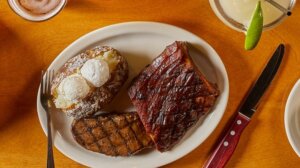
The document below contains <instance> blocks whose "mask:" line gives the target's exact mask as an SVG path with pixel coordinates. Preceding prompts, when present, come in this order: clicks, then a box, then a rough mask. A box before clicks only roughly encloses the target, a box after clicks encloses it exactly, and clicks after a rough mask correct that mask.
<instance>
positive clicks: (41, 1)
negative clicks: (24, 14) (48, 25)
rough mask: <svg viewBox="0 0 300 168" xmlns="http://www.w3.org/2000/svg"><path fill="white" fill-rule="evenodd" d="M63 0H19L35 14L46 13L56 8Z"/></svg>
mask: <svg viewBox="0 0 300 168" xmlns="http://www.w3.org/2000/svg"><path fill="white" fill-rule="evenodd" d="M60 1H61V0H19V3H20V5H21V6H22V7H24V8H25V9H27V10H28V11H30V12H32V13H35V14H45V13H48V12H50V11H51V10H53V9H55V8H56V7H57V6H58V5H59V3H60Z"/></svg>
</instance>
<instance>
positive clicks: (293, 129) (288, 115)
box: [284, 80, 300, 157]
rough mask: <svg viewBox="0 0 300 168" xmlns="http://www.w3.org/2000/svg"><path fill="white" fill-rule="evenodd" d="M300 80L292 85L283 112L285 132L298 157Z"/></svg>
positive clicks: (299, 139) (299, 140)
mask: <svg viewBox="0 0 300 168" xmlns="http://www.w3.org/2000/svg"><path fill="white" fill-rule="evenodd" d="M299 97H300V80H298V81H297V83H296V84H295V86H294V87H293V89H292V91H291V93H290V95H289V97H288V100H287V103H286V106H285V113H284V126H285V132H286V134H287V137H288V139H289V142H290V144H291V146H292V148H293V149H294V151H295V152H296V154H297V155H298V156H299V157H300V100H299Z"/></svg>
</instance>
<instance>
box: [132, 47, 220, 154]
mask: <svg viewBox="0 0 300 168" xmlns="http://www.w3.org/2000/svg"><path fill="white" fill-rule="evenodd" d="M128 94H129V97H130V99H131V100H132V103H133V105H134V106H135V107H136V109H137V112H138V114H139V116H140V118H141V120H142V123H143V125H144V126H145V129H146V132H147V133H148V134H149V135H150V136H151V138H152V139H153V141H154V143H155V145H156V148H157V149H158V150H159V151H161V152H163V151H166V150H169V149H171V148H172V147H173V146H174V145H175V144H176V143H177V142H178V141H179V140H180V139H181V138H182V137H183V136H184V134H185V133H186V132H187V130H188V129H189V128H190V127H191V126H193V125H195V123H196V122H197V121H198V120H199V118H200V117H201V116H203V115H204V114H206V113H207V112H209V110H210V109H211V108H212V106H213V105H214V102H215V101H216V99H217V97H218V95H219V91H218V89H217V87H216V85H213V84H211V83H210V82H209V81H207V80H206V79H205V77H204V76H203V75H202V74H201V72H200V71H199V70H198V69H197V68H196V66H195V65H194V64H193V62H192V60H191V58H190V56H189V53H188V49H187V46H186V43H184V42H175V43H173V44H172V45H170V46H168V47H167V48H166V49H165V50H164V51H163V53H162V54H160V55H159V56H158V57H157V58H156V59H154V61H153V62H152V64H150V65H149V66H147V67H146V68H145V69H144V70H143V71H142V72H141V73H140V74H139V75H138V76H137V77H136V78H135V79H134V80H133V82H132V84H131V86H130V88H129V90H128Z"/></svg>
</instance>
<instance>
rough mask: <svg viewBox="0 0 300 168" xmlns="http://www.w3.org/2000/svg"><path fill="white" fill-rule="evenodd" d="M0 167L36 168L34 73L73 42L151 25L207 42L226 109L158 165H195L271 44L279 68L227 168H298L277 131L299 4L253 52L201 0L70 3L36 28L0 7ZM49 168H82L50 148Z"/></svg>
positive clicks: (41, 144)
mask: <svg viewBox="0 0 300 168" xmlns="http://www.w3.org/2000/svg"><path fill="white" fill-rule="evenodd" d="M0 15H1V17H0V53H1V55H0V108H1V110H0V111H1V112H0V150H1V151H0V167H44V166H45V165H46V136H45V134H44V133H43V131H42V129H41V126H40V123H39V120H38V117H37V110H36V94H37V89H38V85H39V77H40V76H39V75H40V71H41V69H45V68H47V66H48V65H49V64H50V63H51V62H52V61H53V60H54V58H55V57H56V56H57V55H58V54H59V53H60V52H61V51H62V50H63V49H64V48H65V47H67V46H68V45H69V44H70V43H72V42H73V41H74V40H76V39H77V38H79V37H80V36H82V35H84V34H86V33H88V32H90V31H92V30H95V29H98V28H101V27H104V26H107V25H111V24H114V23H120V22H127V21H158V22H164V23H169V24H172V25H176V26H179V27H182V28H184V29H186V30H188V31H191V32H193V33H195V34H196V35H198V36H199V37H201V38H203V39H204V40H206V41H207V42H208V43H209V44H211V45H212V46H213V47H214V48H215V50H216V51H217V52H218V53H219V55H220V57H221V58H222V60H223V62H224V64H225V66H226V68H227V72H228V75H229V81H230V97H229V101H228V106H227V110H226V112H225V114H224V117H223V118H222V120H221V122H220V123H219V125H218V127H217V128H216V130H215V131H214V132H213V133H212V134H211V135H210V136H209V138H208V139H207V140H206V141H205V142H204V143H203V144H201V145H200V146H199V147H198V148H196V149H195V150H193V151H192V152H191V153H189V154H188V155H186V156H185V157H183V158H181V159H179V160H177V161H175V162H173V163H170V164H169V165H166V166H164V167H178V168H179V167H187V168H196V167H201V166H202V165H203V163H204V162H205V160H206V159H207V157H208V156H209V154H210V152H211V149H212V146H213V144H214V143H215V142H216V140H217V138H218V136H219V135H220V134H221V132H222V130H223V128H224V127H225V125H226V123H227V122H228V121H229V119H230V117H231V116H232V115H233V114H234V112H235V110H236V109H237V106H238V105H239V103H240V100H241V99H242V98H243V97H244V95H245V93H246V91H247V90H248V88H249V87H250V85H251V83H252V82H253V80H255V78H256V77H257V76H258V75H259V73H260V72H261V69H262V68H263V67H264V65H265V64H266V62H267V60H268V59H269V57H270V56H271V54H272V53H273V51H274V50H275V48H276V47H277V45H278V44H279V43H284V44H286V47H287V49H286V54H285V57H284V61H283V65H282V67H281V69H280V71H279V73H278V74H277V75H278V76H277V78H276V80H275V81H274V82H273V84H272V86H271V88H270V89H269V91H268V92H267V93H266V95H265V96H264V98H263V100H262V102H261V105H260V108H259V110H258V112H257V113H256V114H255V115H254V117H253V119H252V121H251V123H250V125H249V126H248V127H247V128H246V130H245V132H244V133H243V135H242V137H241V140H240V143H239V145H238V147H237V149H236V151H235V153H234V155H233V157H232V158H231V160H230V161H229V163H228V165H227V166H228V167H239V168H240V167H242V168H248V167H249V168H252V167H272V168H274V167H280V168H281V167H289V168H292V167H299V166H300V158H298V157H297V156H296V154H295V153H294V151H293V150H292V148H291V146H290V145H289V142H288V140H287V137H286V133H285V130H284V107H285V102H286V100H287V96H288V94H289V92H290V90H291V88H292V86H293V84H294V83H295V82H296V80H297V79H298V78H299V77H300V66H299V65H300V4H297V5H296V7H295V8H294V13H293V15H292V16H291V17H290V18H288V19H287V20H285V21H284V22H283V23H282V24H281V25H280V26H278V27H276V28H275V29H273V30H270V31H266V32H264V33H263V36H262V39H261V41H260V43H259V45H258V47H257V48H256V49H255V50H253V51H245V50H244V49H243V41H244V35H243V34H242V33H238V32H236V31H234V30H232V29H230V28H228V27H226V26H225V25H224V24H223V23H222V22H221V21H220V20H219V19H218V18H217V17H216V16H215V15H214V13H213V12H212V10H211V8H210V6H209V3H208V1H206V0H188V1H187V0H169V1H166V0H155V1H153V0H126V1H123V0H103V1H99V0H70V1H69V3H68V4H67V6H66V7H65V9H64V10H63V11H62V12H61V13H60V14H59V15H58V16H56V17H55V18H53V19H51V20H49V21H46V22H41V23H33V22H28V21H25V20H23V19H21V18H20V17H19V16H17V15H16V14H15V13H14V12H13V11H12V10H11V9H10V8H9V6H8V4H7V2H6V1H0ZM54 155H55V161H56V166H57V167H83V166H82V165H79V164H78V163H76V162H74V161H72V160H71V159H69V158H67V157H66V156H64V155H63V154H61V153H60V152H59V151H58V150H56V149H55V150H54Z"/></svg>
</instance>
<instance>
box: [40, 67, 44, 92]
mask: <svg viewBox="0 0 300 168" xmlns="http://www.w3.org/2000/svg"><path fill="white" fill-rule="evenodd" d="M40 87H41V89H40V98H42V94H43V93H44V71H43V70H42V73H41V86H40Z"/></svg>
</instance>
